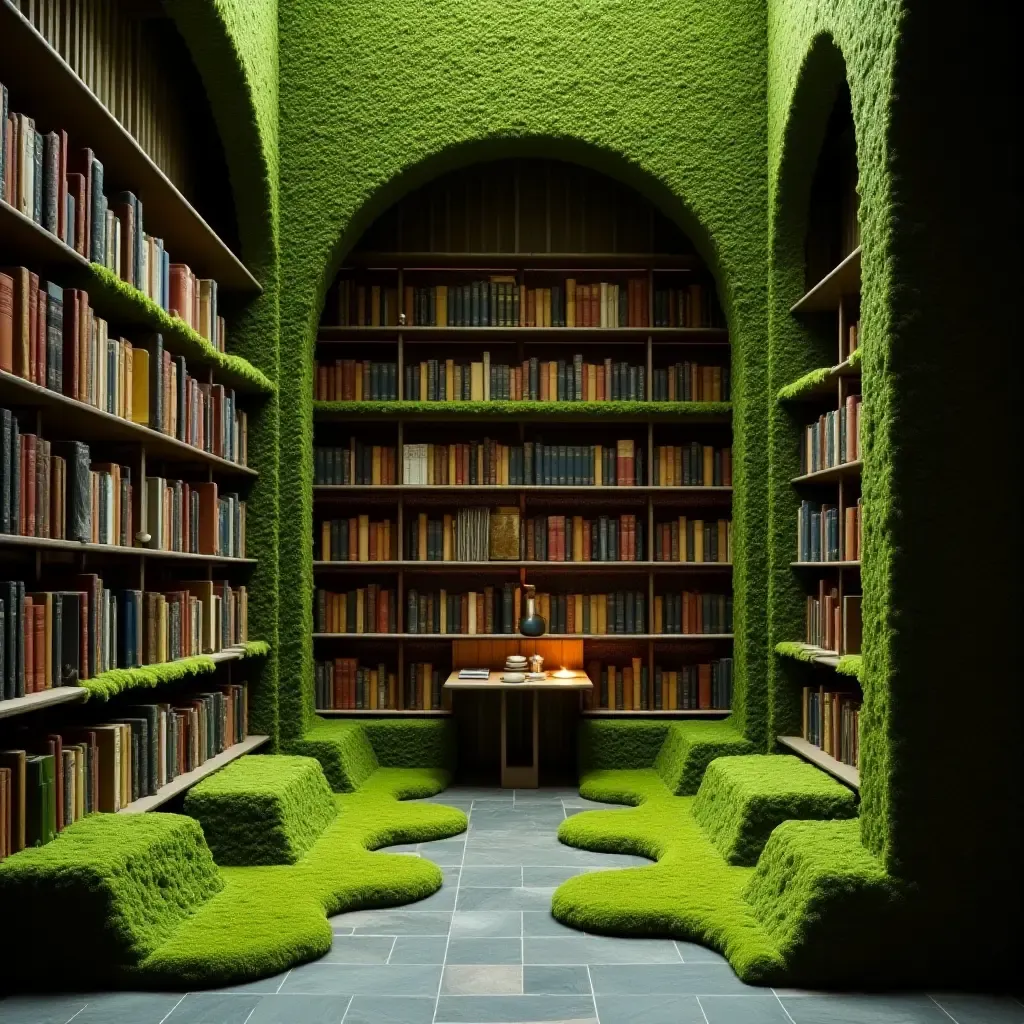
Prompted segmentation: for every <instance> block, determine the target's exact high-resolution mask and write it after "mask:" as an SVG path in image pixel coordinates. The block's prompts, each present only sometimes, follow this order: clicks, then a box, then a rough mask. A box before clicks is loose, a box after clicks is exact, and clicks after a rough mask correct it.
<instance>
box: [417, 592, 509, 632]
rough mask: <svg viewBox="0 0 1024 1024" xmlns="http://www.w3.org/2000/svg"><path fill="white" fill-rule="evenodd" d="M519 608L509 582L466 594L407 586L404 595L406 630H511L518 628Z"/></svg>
mask: <svg viewBox="0 0 1024 1024" xmlns="http://www.w3.org/2000/svg"><path fill="white" fill-rule="evenodd" d="M519 608H520V596H519V588H518V587H516V586H515V585H514V584H511V583H506V584H505V585H504V586H503V587H483V588H482V589H481V590H479V591H470V592H468V593H465V594H451V593H449V592H448V591H447V590H444V589H442V590H440V591H438V592H436V593H421V592H420V591H418V590H415V589H410V590H409V591H408V592H407V593H406V597H405V631H406V632H407V633H435V634H438V633H439V634H445V635H447V634H461V635H464V636H476V635H478V634H488V633H509V634H511V633H515V632H517V631H518V628H519Z"/></svg>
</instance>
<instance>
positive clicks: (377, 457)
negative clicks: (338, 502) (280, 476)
mask: <svg viewBox="0 0 1024 1024" xmlns="http://www.w3.org/2000/svg"><path fill="white" fill-rule="evenodd" d="M406 447H408V446H406ZM313 481H314V483H316V484H328V485H333V486H338V485H347V484H362V485H367V484H371V485H374V486H377V485H384V486H387V485H390V484H397V483H398V475H397V472H396V469H395V449H394V448H388V447H385V446H383V445H369V444H362V443H361V442H360V441H357V440H356V439H355V438H352V439H351V441H349V445H348V447H347V448H326V447H317V448H314V449H313ZM406 483H408V480H406Z"/></svg>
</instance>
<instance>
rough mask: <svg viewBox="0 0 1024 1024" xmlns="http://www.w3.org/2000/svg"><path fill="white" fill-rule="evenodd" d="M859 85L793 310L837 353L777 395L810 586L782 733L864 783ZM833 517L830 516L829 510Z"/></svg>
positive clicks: (840, 122) (830, 166) (794, 645)
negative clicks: (797, 704)
mask: <svg viewBox="0 0 1024 1024" xmlns="http://www.w3.org/2000/svg"><path fill="white" fill-rule="evenodd" d="M856 186H857V163H856V149H855V143H854V138H853V122H852V117H851V114H850V107H849V94H848V92H847V91H846V90H845V89H844V90H843V91H841V93H840V95H839V96H838V97H837V99H836V102H835V105H834V108H833V112H832V115H831V118H830V121H829V124H828V127H827V129H826V135H825V140H824V143H823V146H822V152H821V154H820V156H819V161H818V167H817V171H816V174H815V179H814V182H813V185H812V190H811V207H810V216H809V221H808V233H807V243H806V268H807V284H806V291H805V292H804V294H803V295H802V296H801V297H800V298H799V299H798V300H797V301H796V302H795V303H794V304H793V306H792V307H791V309H790V312H791V313H792V314H793V315H794V316H795V317H797V318H799V319H800V320H801V321H802V322H803V323H804V324H805V325H806V327H807V328H808V330H809V333H810V335H811V336H816V337H818V338H823V339H826V340H825V341H824V342H823V344H822V348H821V351H822V352H823V353H824V354H825V355H826V356H832V359H831V361H830V365H827V366H825V367H822V368H820V369H818V370H814V371H812V372H810V373H808V374H806V375H805V376H804V377H802V378H800V379H799V380H797V381H794V382H791V383H790V384H789V385H788V386H786V387H784V388H783V389H782V391H781V392H780V394H779V396H778V399H779V400H780V401H781V402H783V403H785V405H786V406H787V407H788V409H789V413H790V417H791V422H792V423H793V425H794V426H795V428H796V429H795V431H794V433H795V434H796V436H797V443H798V445H799V446H800V473H799V475H797V476H795V477H794V478H793V480H792V487H793V491H794V494H795V496H796V499H797V501H798V502H799V509H798V511H797V516H796V519H797V522H796V524H795V526H796V528H795V530H794V531H793V552H794V557H793V561H792V562H791V563H790V568H791V571H792V572H793V574H794V576H795V578H796V579H797V581H798V586H800V587H801V588H802V589H803V591H804V593H805V595H806V597H805V600H806V614H805V633H804V636H803V638H802V640H796V639H794V640H792V641H788V642H785V643H782V644H780V645H779V647H778V648H777V651H778V653H779V654H782V655H785V656H790V657H795V658H797V659H799V660H800V661H803V662H805V663H808V664H810V665H811V666H813V668H812V669H811V671H810V674H801V677H800V679H801V682H802V683H804V684H805V685H804V686H803V687H802V693H801V695H800V699H801V711H802V716H801V717H802V723H801V724H802V734H801V735H798V736H797V735H791V736H779V737H777V739H778V742H779V744H780V745H781V746H783V747H784V748H786V749H788V750H790V751H791V752H794V753H797V754H799V755H800V756H802V757H805V758H807V759H808V760H810V761H812V762H814V763H815V764H817V765H818V766H819V767H821V768H823V769H824V770H826V771H828V772H830V773H831V774H832V775H834V776H835V777H836V778H838V779H840V780H841V781H843V782H845V783H846V784H847V785H850V786H852V787H854V788H859V783H860V778H859V772H858V768H857V763H858V760H859V728H858V722H859V709H860V704H861V700H862V693H861V688H860V683H859V676H858V673H859V668H860V655H861V610H860V602H861V581H860V569H861V520H862V516H861V511H862V509H861V500H860V499H861V473H862V469H863V460H862V457H861V445H860V413H861V400H862V395H863V389H862V385H861V363H860V357H861V350H860V344H859V342H860V339H859V333H860V260H861V247H860V233H859V227H858V220H857V191H856ZM830 520H831V522H830Z"/></svg>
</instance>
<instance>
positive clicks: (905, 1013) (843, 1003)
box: [782, 994, 993, 1024]
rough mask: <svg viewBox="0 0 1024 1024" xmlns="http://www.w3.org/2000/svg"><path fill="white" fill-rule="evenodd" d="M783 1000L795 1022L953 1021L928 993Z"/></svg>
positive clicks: (893, 1023)
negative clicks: (926, 994)
mask: <svg viewBox="0 0 1024 1024" xmlns="http://www.w3.org/2000/svg"><path fill="white" fill-rule="evenodd" d="M782 1004H783V1006H785V1007H786V1011H787V1012H788V1013H789V1015H790V1017H792V1018H793V1020H794V1021H795V1024H950V1020H949V1015H948V1014H946V1013H945V1012H943V1010H941V1009H940V1008H939V1007H938V1006H936V1005H935V1003H933V1002H932V1000H931V999H929V998H928V997H927V996H925V995H899V994H892V995H832V994H829V995H818V996H782ZM958 1024H959V1019H958ZM985 1024H993V1022H992V1021H991V1020H986V1021H985Z"/></svg>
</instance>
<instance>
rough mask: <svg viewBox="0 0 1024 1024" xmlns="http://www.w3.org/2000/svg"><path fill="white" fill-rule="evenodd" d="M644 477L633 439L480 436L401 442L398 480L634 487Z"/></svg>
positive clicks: (640, 453)
mask: <svg viewBox="0 0 1024 1024" xmlns="http://www.w3.org/2000/svg"><path fill="white" fill-rule="evenodd" d="M643 479H644V452H643V447H642V445H639V444H637V443H636V442H634V441H632V440H622V441H616V442H614V445H600V444H590V445H582V444H569V445H565V444H544V443H543V442H542V441H539V440H538V441H536V442H534V441H526V442H524V443H523V444H521V445H506V444H502V443H501V442H499V441H492V440H489V439H487V438H485V439H484V440H483V441H468V442H465V443H463V444H449V445H444V444H406V445H403V446H402V480H403V481H404V482H405V483H407V484H419V485H433V486H436V485H441V486H451V485H455V486H463V485H467V484H468V485H470V486H477V485H491V486H508V487H519V486H532V485H544V486H563V487H564V486H589V487H602V486H605V487H607V486H617V487H634V486H637V485H638V484H640V483H642V481H643Z"/></svg>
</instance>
